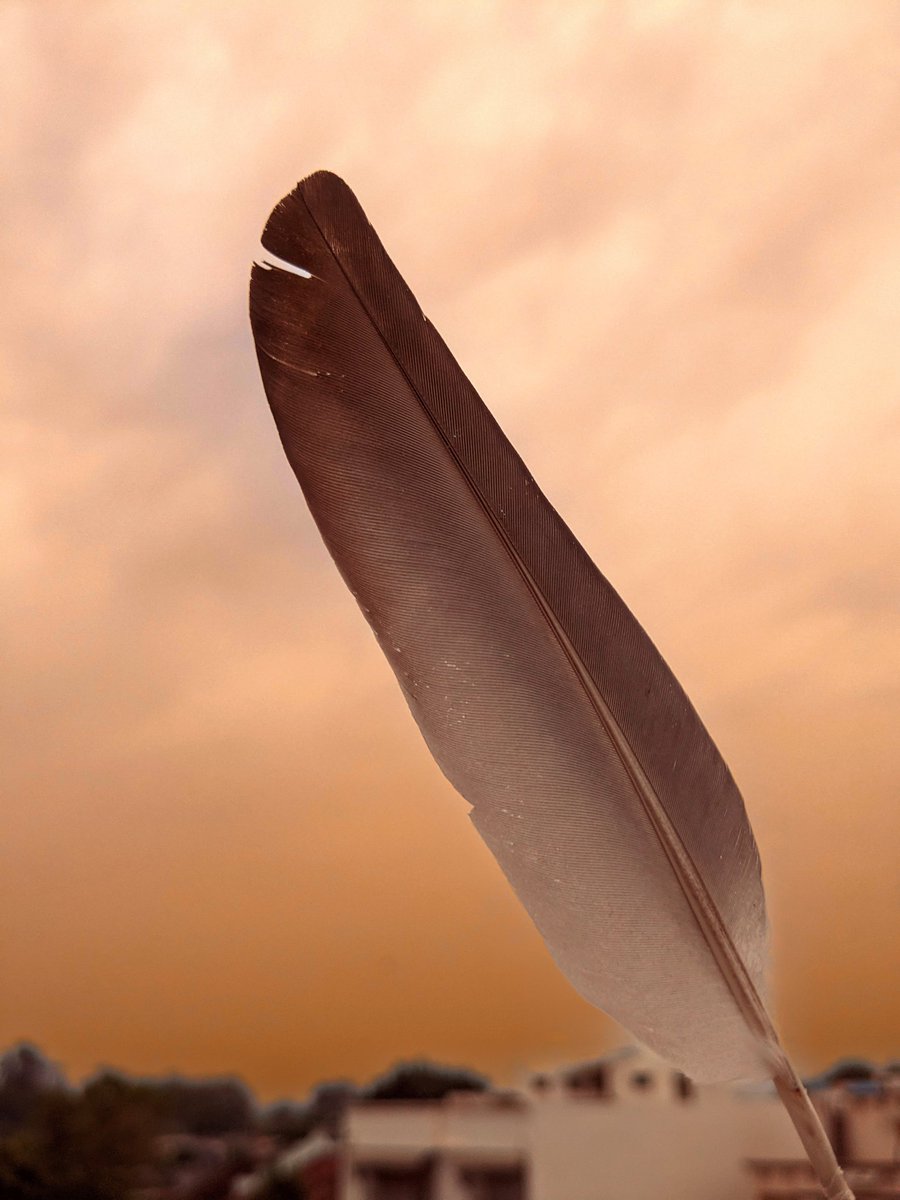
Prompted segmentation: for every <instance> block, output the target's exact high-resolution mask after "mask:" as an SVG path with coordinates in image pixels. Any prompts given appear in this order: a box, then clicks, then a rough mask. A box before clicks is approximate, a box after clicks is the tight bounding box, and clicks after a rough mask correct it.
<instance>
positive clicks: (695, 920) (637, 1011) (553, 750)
mask: <svg viewBox="0 0 900 1200" xmlns="http://www.w3.org/2000/svg"><path fill="white" fill-rule="evenodd" d="M263 244H264V246H265V247H266V249H267V250H269V251H270V252H271V253H273V254H274V255H278V256H279V257H280V258H282V259H284V260H286V261H287V262H289V263H293V264H295V265H296V266H298V267H301V268H304V269H305V270H307V271H309V272H310V273H311V277H310V278H308V279H307V278H301V277H299V276H297V275H296V274H292V273H289V272H287V271H284V270H281V269H278V268H267V267H264V266H256V267H254V270H253V276H252V283H251V293H250V299H251V319H252V323H253V332H254V336H255V338H256V345H257V351H258V355H259V363H260V369H261V372H262V377H263V381H264V384H265V388H266V393H267V395H268V398H269V401H270V404H271V407H272V411H273V413H274V416H275V420H276V423H277V426H278V430H279V433H280V435H281V439H282V442H283V444H284V448H285V451H286V453H287V456H288V458H289V460H290V462H291V465H292V467H293V469H294V471H295V473H296V475H297V478H298V480H299V482H300V484H301V487H302V488H303V491H304V493H305V495H306V499H307V501H308V503H309V506H310V509H311V510H312V514H313V516H314V518H315V520H316V522H317V524H318V526H319V529H320V531H321V533H322V536H323V538H324V539H325V542H326V544H327V546H328V548H329V550H330V552H331V554H332V556H333V558H334V560H335V562H336V564H337V566H338V569H339V570H340V572H341V574H342V575H343V577H344V579H345V581H346V582H347V584H348V586H349V587H350V589H351V591H352V592H353V594H354V596H355V597H356V599H357V601H358V602H359V604H360V607H361V608H362V610H363V613H364V614H365V616H366V619H367V620H368V621H369V624H370V625H371V626H372V629H373V631H374V633H375V636H376V638H377V639H378V642H379V644H380V645H381V648H382V650H383V651H384V653H385V655H386V656H387V658H388V660H389V662H390V664H391V666H392V668H393V670H394V672H395V674H396V676H397V679H398V682H399V683H400V686H401V688H402V689H403V693H404V695H405V697H406V700H407V703H408V704H409V707H410V709H411V711H412V714H413V716H414V717H415V719H416V722H417V723H418V725H419V728H420V729H421V730H422V733H423V735H424V737H425V739H426V741H427V742H428V745H429V747H430V748H431V751H432V753H433V754H434V757H435V759H436V760H437V762H438V763H439V765H440V766H441V769H442V770H443V771H444V773H445V774H446V775H447V777H448V778H449V779H450V781H451V782H452V783H453V785H454V786H455V787H456V788H457V789H458V790H459V792H460V793H461V794H462V795H463V796H464V797H465V799H466V800H467V801H468V802H469V804H471V805H472V811H471V814H470V815H471V817H472V820H473V823H474V824H475V827H476V828H477V829H478V831H479V833H480V834H481V836H482V837H483V838H484V840H485V841H486V842H487V844H488V846H489V847H490V849H491V850H492V852H493V853H494V855H495V856H496V858H497V861H498V862H499V864H500V866H501V867H502V869H503V871H504V872H505V874H506V876H507V877H508V879H509V881H510V883H511V884H512V886H513V887H514V888H515V890H516V892H517V893H518V895H519V896H520V898H521V900H522V902H523V904H524V905H525V907H526V908H527V909H528V911H529V913H530V914H531V916H532V918H533V920H534V921H535V923H536V925H537V927H538V929H539V930H540V931H541V933H542V935H543V936H544V938H545V940H546V942H547V944H548V946H549V948H550V950H551V953H552V954H553V956H554V958H555V959H556V961H557V962H558V963H559V965H560V967H561V968H562V970H563V971H564V972H565V973H566V975H567V976H568V977H569V979H570V980H571V981H572V982H573V984H574V985H575V986H576V987H577V988H578V990H579V991H580V992H581V993H582V994H583V995H584V996H585V997H586V998H587V999H588V1000H590V1001H592V1002H593V1003H594V1004H596V1005H598V1006H599V1007H601V1008H603V1009H604V1010H605V1011H606V1012H608V1013H610V1014H611V1015H612V1016H613V1017H615V1018H616V1019H617V1020H618V1021H620V1022H621V1023H622V1024H623V1025H625V1026H626V1027H628V1028H629V1029H631V1030H632V1031H633V1032H634V1033H635V1034H636V1035H637V1036H638V1037H639V1038H640V1039H641V1040H643V1041H644V1042H646V1043H647V1044H648V1045H649V1046H651V1047H652V1048H653V1049H655V1050H656V1051H658V1052H659V1053H660V1054H662V1055H664V1056H665V1057H667V1058H668V1059H670V1060H671V1061H672V1062H674V1063H676V1064H677V1065H678V1066H679V1067H681V1068H682V1069H683V1070H685V1071H686V1072H688V1073H689V1074H691V1075H693V1076H694V1077H695V1078H698V1079H726V1078H732V1077H736V1076H758V1075H762V1074H766V1073H769V1072H770V1069H771V1068H770V1064H769V1062H768V1058H767V1055H768V1054H770V1053H771V1052H772V1047H771V1044H770V1040H771V1039H770V1026H769V1025H768V1022H767V1018H765V1010H764V1009H763V1008H762V1004H761V1002H760V1000H759V991H760V987H761V976H762V970H763V963H764V958H765V941H766V922H765V907H764V900H763V890H762V884H761V879H760V866H759V858H758V855H757V851H756V844H755V842H754V839H753V834H752V832H751V829H750V825H749V823H748V820H747V816H746V813H745V810H744V805H743V802H742V800H741V797H740V794H739V792H738V790H737V788H736V786H735V784H734V781H733V779H732V777H731V775H730V773H729V771H728V768H727V767H726V766H725V764H724V762H723V761H722V759H721V757H720V755H719V753H718V751H717V750H716V747H715V746H714V744H713V742H712V740H711V739H710V737H709V735H708V733H707V731H706V729H705V728H704V726H703V724H702V722H701V721H700V718H699V717H698V716H697V714H696V712H695V711H694V709H693V707H692V706H691V704H690V702H689V701H688V699H687V697H686V696H685V694H684V692H683V691H682V689H681V687H680V686H679V684H678V682H677V681H676V679H675V678H674V676H673V675H672V673H671V671H670V670H669V669H668V667H667V666H666V664H665V663H664V662H663V660H662V658H661V657H660V655H659V653H658V652H657V651H656V649H655V647H654V646H653V644H652V643H651V641H650V639H649V638H648V637H647V635H646V634H645V633H644V631H643V629H642V628H641V627H640V625H639V624H638V622H637V621H636V620H635V618H634V617H633V616H632V615H631V613H630V612H629V611H628V609H627V608H626V607H625V605H624V604H623V602H622V601H621V599H620V598H619V596H618V595H617V594H616V592H615V591H614V590H613V588H612V587H611V586H610V584H609V583H608V582H607V581H606V580H605V579H604V577H603V576H602V575H601V574H600V572H599V571H598V570H597V568H596V567H595V566H594V565H593V563H592V562H591V561H590V559H589V558H588V556H587V554H586V553H585V551H584V550H583V549H582V547H581V546H580V545H579V543H578V542H577V541H576V539H575V538H574V536H573V535H572V533H571V532H570V530H569V529H568V528H567V527H566V525H565V524H564V522H563V521H562V520H561V518H560V517H559V516H558V515H557V513H556V512H555V511H554V509H553V508H552V507H551V505H550V504H549V503H548V501H547V500H546V499H545V497H544V496H543V495H542V493H541V492H540V490H539V488H538V487H537V485H536V484H535V482H534V480H533V478H532V477H531V475H530V474H529V472H528V470H527V469H526V467H525V466H524V464H523V463H522V461H521V459H520V458H519V457H518V455H517V454H516V452H515V450H513V448H512V446H511V445H510V443H509V442H508V441H507V439H506V437H505V436H504V434H503V433H502V431H501V430H500V428H499V426H498V425H497V423H496V422H495V421H494V419H493V417H492V416H491V415H490V413H489V412H488V410H487V409H486V408H485V406H484V404H483V403H482V401H481V400H480V399H479V397H478V396H477V394H476V393H475V391H474V389H473V388H472V386H471V384H470V383H469V381H468V380H467V379H466V377H465V376H464V375H463V373H462V371H461V370H460V368H459V366H458V365H457V364H456V362H455V360H454V359H453V357H452V356H451V354H450V352H449V351H448V349H447V347H446V346H445V345H444V343H443V341H442V340H441V338H440V336H439V335H438V333H437V332H436V330H435V329H434V327H433V326H432V325H431V324H430V323H429V322H428V320H427V318H425V317H424V316H423V314H422V311H421V309H420V308H419V306H418V304H417V303H416V300H415V298H414V297H413V295H412V293H411V292H410V291H409V289H408V287H407V286H406V284H405V283H404V281H403V280H402V278H401V277H400V275H399V274H398V272H397V271H396V269H395V267H394V266H393V264H392V263H391V261H390V259H389V258H388V256H387V254H386V253H385V251H384V248H383V247H382V245H381V243H380V241H379V240H378V238H377V236H376V234H375V232H374V230H373V229H372V227H371V226H370V225H369V223H368V221H367V220H366V218H365V215H364V214H363V212H362V209H361V208H360V207H359V205H358V203H357V201H356V199H355V197H354V196H353V194H352V193H351V192H350V190H349V189H348V188H347V187H346V185H345V184H343V183H342V182H341V181H340V180H339V179H337V178H336V177H335V176H333V175H330V174H327V173H319V174H316V175H313V176H311V177H310V178H308V179H306V180H305V181H304V182H303V183H301V184H300V185H299V186H298V187H297V188H296V190H295V191H294V192H292V193H291V195H290V196H288V197H287V198H286V199H285V200H283V201H282V202H281V203H280V204H279V205H278V206H277V208H276V209H275V210H274V212H273V213H272V216H271V217H270V219H269V222H268V224H267V226H266V230H265V233H264V235H263Z"/></svg>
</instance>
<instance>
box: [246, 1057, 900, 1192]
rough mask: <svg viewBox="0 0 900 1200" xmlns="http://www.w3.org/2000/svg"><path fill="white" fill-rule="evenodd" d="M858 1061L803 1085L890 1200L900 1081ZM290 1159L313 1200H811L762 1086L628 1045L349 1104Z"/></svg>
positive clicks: (785, 1122) (768, 1090)
mask: <svg viewBox="0 0 900 1200" xmlns="http://www.w3.org/2000/svg"><path fill="white" fill-rule="evenodd" d="M857 1067H859V1064H857ZM865 1069H866V1070H868V1075H867V1076H866V1078H865V1079H861V1078H857V1077H855V1076H854V1077H853V1078H849V1077H848V1075H847V1068H846V1065H845V1066H843V1067H838V1068H836V1069H835V1070H834V1071H833V1072H831V1073H829V1074H828V1075H826V1076H823V1077H821V1078H820V1079H819V1080H815V1081H812V1093H811V1094H812V1096H813V1099H814V1102H815V1103H816V1105H817V1107H818V1108H819V1110H820V1112H821V1114H822V1116H823V1119H824V1120H825V1122H826V1128H828V1130H829V1133H830V1136H831V1137H832V1138H833V1141H834V1144H835V1147H836V1149H837V1151H838V1153H839V1154H840V1155H841V1156H842V1157H843V1158H844V1161H846V1162H847V1163H848V1164H849V1170H850V1173H851V1174H852V1176H853V1179H854V1181H855V1182H856V1186H857V1187H858V1189H859V1191H858V1192H857V1200H884V1198H886V1197H900V1190H898V1182H897V1175H898V1169H900V1168H898V1165H897V1158H896V1156H897V1148H898V1127H900V1125H898V1123H900V1090H898V1088H897V1087H896V1086H895V1085H896V1084H898V1083H900V1074H898V1073H897V1072H896V1071H892V1070H891V1069H885V1070H884V1071H875V1070H873V1069H872V1068H871V1067H868V1068H865ZM851 1074H852V1072H851ZM316 1139H317V1140H316ZM291 1155H293V1156H294V1159H293V1168H292V1170H291V1172H290V1174H291V1178H293V1179H295V1180H296V1181H297V1182H298V1183H302V1184H303V1186H304V1188H305V1189H306V1191H307V1193H308V1194H311V1195H312V1194H314V1195H315V1198H316V1200H660V1198H665V1200H814V1198H815V1200H821V1193H820V1192H819V1191H818V1189H817V1187H816V1185H815V1182H814V1180H813V1177H812V1175H811V1173H810V1172H809V1170H808V1168H807V1166H806V1164H805V1160H804V1158H803V1154H802V1150H801V1148H800V1143H799V1141H798V1139H797V1135H796V1133H795V1132H794V1129H793V1126H792V1125H791V1123H790V1120H789V1118H788V1117H787V1114H786V1113H785V1112H784V1109H783V1108H782V1106H781V1103H780V1101H779V1100H778V1099H777V1097H776V1095H775V1093H774V1089H773V1088H772V1087H771V1086H767V1085H756V1086H743V1087H731V1088H722V1087H716V1088H713V1087H695V1086H694V1085H693V1084H692V1083H691V1081H690V1080H688V1079H687V1078H686V1077H685V1076H684V1075H682V1074H681V1073H680V1072H678V1071H674V1070H672V1068H671V1067H669V1066H667V1065H665V1064H663V1063H662V1062H660V1061H659V1060H658V1059H656V1058H654V1057H652V1056H651V1055H650V1054H649V1053H647V1052H644V1051H642V1050H636V1049H632V1048H628V1049H625V1050H622V1051H619V1052H618V1053H616V1054H613V1055H611V1056H609V1057H607V1058H604V1059H600V1060H597V1061H596V1062H590V1063H583V1064H580V1065H578V1066H575V1067H571V1068H567V1069H564V1070H560V1071H556V1072H552V1073H545V1074H542V1075H538V1076H535V1077H534V1078H533V1079H532V1080H531V1082H530V1084H529V1086H528V1087H527V1088H526V1089H524V1090H522V1091H489V1092H455V1093H451V1094H450V1095H448V1096H447V1097H445V1098H444V1099H443V1100H436V1101H410V1100H396V1101H394V1100H392V1101H384V1100H381V1101H355V1102H353V1103H351V1104H350V1105H349V1107H348V1108H347V1110H346V1112H345V1113H344V1116H343V1119H342V1121H341V1124H340V1127H339V1129H338V1133H337V1137H336V1138H334V1139H330V1138H324V1137H322V1136H321V1135H319V1134H314V1135H313V1136H312V1138H310V1139H307V1140H306V1141H305V1142H303V1143H301V1145H300V1146H299V1147H297V1148H295V1149H294V1150H291V1151H289V1152H288V1156H291ZM288 1156H285V1159H283V1160H282V1163H283V1164H285V1165H286V1161H288ZM329 1189H332V1190H331V1191H329ZM891 1189H893V1190H891ZM243 1194H245V1195H250V1194H252V1192H251V1191H247V1192H245V1193H243Z"/></svg>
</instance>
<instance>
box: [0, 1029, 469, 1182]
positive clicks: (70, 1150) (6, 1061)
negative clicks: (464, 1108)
mask: <svg viewBox="0 0 900 1200" xmlns="http://www.w3.org/2000/svg"><path fill="white" fill-rule="evenodd" d="M489 1086H490V1085H489V1081H488V1080H487V1079H485V1078H484V1077H483V1076H481V1075H478V1074H476V1073H475V1072H474V1071H469V1070H467V1069H465V1068H457V1067H445V1066H440V1065H437V1064H434V1063H429V1062H412V1063H401V1064H399V1065H397V1066H395V1067H393V1068H391V1069H390V1070H389V1071H388V1072H386V1073H385V1074H384V1075H382V1076H379V1077H378V1078H377V1079H375V1080H373V1081H372V1082H371V1083H369V1084H368V1085H366V1086H364V1087H357V1086H356V1085H354V1084H352V1083H349V1082H347V1081H345V1080H339V1081H336V1082H330V1083H323V1084H320V1085H319V1086H318V1087H316V1088H315V1089H314V1090H313V1091H312V1092H311V1093H310V1095H309V1096H308V1097H307V1098H306V1099H305V1100H303V1101H294V1100H282V1101H279V1102H277V1103H275V1104H270V1105H267V1106H263V1105H260V1104H259V1103H258V1102H257V1101H256V1099H255V1097H254V1096H253V1093H252V1092H251V1090H250V1089H249V1088H248V1087H247V1086H246V1084H244V1083H243V1082H242V1081H241V1080H240V1079H236V1078H217V1079H188V1078H184V1077H181V1076H169V1077H166V1078H159V1079H146V1078H132V1077H130V1076H128V1075H126V1074H125V1073H123V1072H120V1071H116V1070H109V1069H105V1070H102V1071H100V1072H99V1073H98V1074H96V1075H94V1076H92V1077H91V1078H90V1079H88V1080H87V1081H86V1082H85V1083H84V1084H83V1085H81V1086H80V1087H76V1086H73V1085H72V1084H71V1083H69V1081H68V1080H67V1079H66V1077H65V1075H64V1073H63V1072H62V1071H61V1070H60V1068H59V1067H58V1066H56V1065H55V1064H54V1063H52V1062H51V1061H50V1060H49V1059H48V1058H47V1057H46V1056H45V1055H44V1054H43V1053H42V1052H41V1051H40V1050H39V1049H37V1048H36V1047H34V1046H32V1045H29V1044H26V1043H23V1044H20V1045H18V1046H15V1047H13V1048H12V1049H11V1050H9V1051H7V1052H6V1054H4V1055H3V1057H2V1058H0V1200H126V1198H127V1197H128V1196H129V1195H130V1194H131V1193H132V1192H134V1191H135V1190H136V1189H138V1188H140V1189H142V1190H146V1191H147V1192H152V1191H157V1189H159V1190H158V1191H157V1194H159V1195H164V1194H166V1190H167V1184H168V1183H170V1182H171V1181H172V1180H175V1179H176V1178H177V1179H179V1180H180V1182H179V1184H178V1187H177V1194H178V1195H179V1197H181V1196H185V1197H188V1196H190V1197H196V1198H197V1200H216V1197H218V1196H225V1195H227V1192H228V1188H229V1186H230V1181H231V1180H232V1179H233V1178H234V1177H235V1176H236V1175H238V1174H240V1173H242V1172H248V1171H251V1170H253V1169H254V1168H255V1167H257V1166H258V1164H259V1161H260V1155H261V1154H265V1153H268V1152H269V1150H271V1152H272V1153H277V1151H278V1150H280V1149H283V1148H284V1147H285V1146H287V1145H289V1144H291V1143H293V1142H296V1141H299V1140H300V1139H302V1138H303V1137H305V1136H307V1135H308V1134H309V1133H311V1132H312V1131H313V1130H314V1129H323V1130H325V1131H326V1132H328V1133H332V1134H333V1133H335V1132H336V1130H337V1126H338V1123H339V1121H340V1117H341V1114H342V1113H343V1111H344V1109H345V1108H346V1106H347V1104H348V1103H350V1102H351V1101H352V1100H354V1099H366V1100H403V1099H413V1100H429V1099H431V1100H437V1099H440V1098H441V1097H443V1096H445V1095H446V1094H447V1093H448V1092H450V1091H460V1090H470V1091H483V1090H485V1089H486V1088H488V1087H489ZM179 1135H180V1140H179ZM186 1139H187V1140H186ZM189 1139H210V1140H212V1139H217V1141H216V1144H215V1145H216V1154H214V1155H212V1156H211V1159H212V1160H214V1165H215V1170H214V1171H212V1172H210V1171H207V1172H206V1173H205V1174H204V1173H203V1172H202V1171H201V1172H199V1174H198V1176H197V1187H196V1189H192V1188H191V1187H187V1186H186V1173H185V1171H184V1170H183V1169H181V1168H183V1167H184V1161H182V1162H181V1164H180V1166H179V1162H178V1161H176V1160H177V1159H178V1156H179V1155H181V1158H182V1160H185V1156H189V1155H190V1154H191V1153H193V1151H192V1150H191V1147H190V1145H189ZM195 1157H196V1156H195ZM179 1170H181V1173H180V1174H179ZM220 1185H221V1186H220ZM173 1186H174V1185H173ZM173 1194H174V1193H173Z"/></svg>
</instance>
